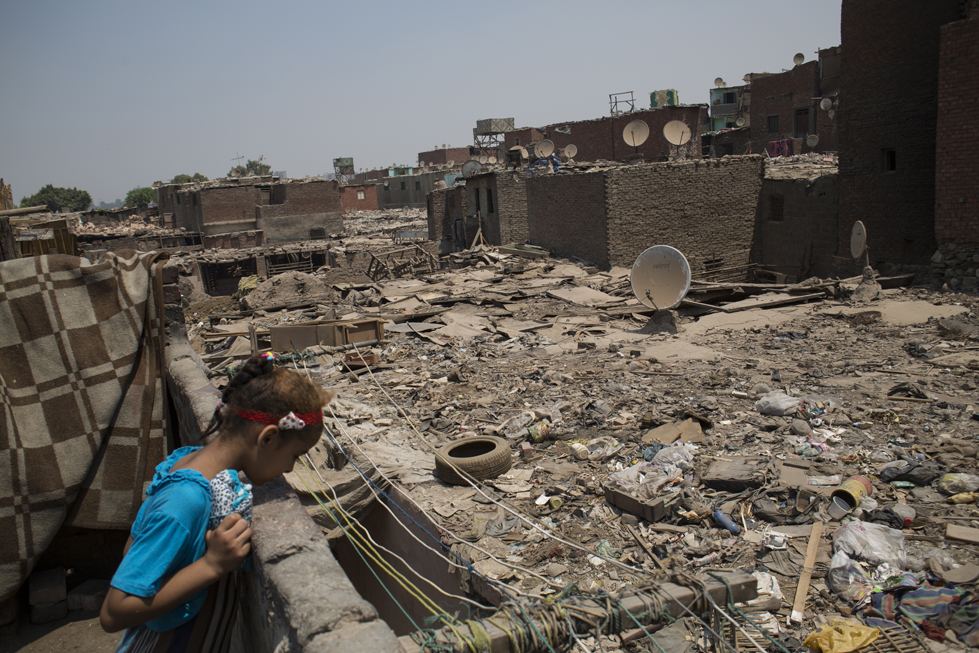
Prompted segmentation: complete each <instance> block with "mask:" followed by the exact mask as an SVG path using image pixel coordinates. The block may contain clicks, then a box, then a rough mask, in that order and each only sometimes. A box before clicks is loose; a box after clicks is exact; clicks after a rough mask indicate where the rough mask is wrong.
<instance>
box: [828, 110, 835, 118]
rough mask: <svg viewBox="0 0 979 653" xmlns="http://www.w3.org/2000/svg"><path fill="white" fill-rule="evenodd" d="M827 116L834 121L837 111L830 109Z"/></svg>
mask: <svg viewBox="0 0 979 653" xmlns="http://www.w3.org/2000/svg"><path fill="white" fill-rule="evenodd" d="M826 115H827V116H829V119H830V120H832V119H833V118H835V117H836V109H830V110H829V111H827V112H826Z"/></svg>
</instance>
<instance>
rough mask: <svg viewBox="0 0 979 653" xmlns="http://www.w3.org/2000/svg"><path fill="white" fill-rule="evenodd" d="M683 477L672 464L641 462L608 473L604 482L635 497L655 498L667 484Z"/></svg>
mask: <svg viewBox="0 0 979 653" xmlns="http://www.w3.org/2000/svg"><path fill="white" fill-rule="evenodd" d="M682 478H683V472H681V471H680V469H679V468H677V467H676V466H674V465H665V466H664V465H659V464H656V463H647V462H641V463H636V464H635V465H633V466H631V467H626V468H625V469H623V470H621V471H618V472H615V473H614V474H611V475H609V477H608V478H607V479H606V480H605V484H606V485H608V486H610V487H612V488H616V489H618V490H620V491H622V492H625V493H626V494H631V495H632V496H634V497H636V498H637V499H643V500H647V499H652V498H655V497H656V496H657V495H658V494H659V493H660V491H661V490H662V489H663V488H664V487H666V486H667V485H672V484H673V483H675V482H677V481H679V480H680V479H682Z"/></svg>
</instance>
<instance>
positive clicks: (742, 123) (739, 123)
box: [734, 118, 744, 127]
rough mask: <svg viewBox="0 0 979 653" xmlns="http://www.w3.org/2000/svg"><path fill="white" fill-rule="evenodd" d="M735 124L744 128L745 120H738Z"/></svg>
mask: <svg viewBox="0 0 979 653" xmlns="http://www.w3.org/2000/svg"><path fill="white" fill-rule="evenodd" d="M734 124H735V125H737V126H738V127H744V118H738V119H737V120H735V121H734Z"/></svg>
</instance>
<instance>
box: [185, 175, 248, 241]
mask: <svg viewBox="0 0 979 653" xmlns="http://www.w3.org/2000/svg"><path fill="white" fill-rule="evenodd" d="M177 196H178V197H179V198H180V206H183V205H184V203H185V201H186V198H189V199H190V204H191V205H192V206H193V203H194V202H197V205H198V207H199V212H200V216H201V218H202V219H203V222H204V226H205V228H206V227H207V226H208V225H215V226H216V225H221V224H225V223H227V224H229V225H230V224H233V223H245V224H248V223H251V224H254V223H255V206H256V205H257V204H258V202H259V192H258V187H256V186H222V187H218V188H203V189H201V190H199V191H190V192H184V193H177ZM232 231H233V229H232Z"/></svg>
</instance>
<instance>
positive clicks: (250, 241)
mask: <svg viewBox="0 0 979 653" xmlns="http://www.w3.org/2000/svg"><path fill="white" fill-rule="evenodd" d="M201 240H203V242H204V249H240V248H244V247H261V246H262V245H263V244H264V243H265V232H262V231H241V232H234V233H226V234H214V235H212V236H203V237H202V239H201Z"/></svg>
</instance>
